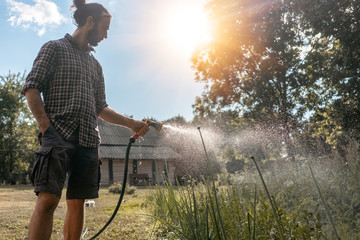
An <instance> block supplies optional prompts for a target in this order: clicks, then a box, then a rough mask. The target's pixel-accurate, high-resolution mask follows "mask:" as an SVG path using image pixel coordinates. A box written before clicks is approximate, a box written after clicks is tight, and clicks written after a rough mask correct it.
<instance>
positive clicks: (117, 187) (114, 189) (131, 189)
mask: <svg viewBox="0 0 360 240" xmlns="http://www.w3.org/2000/svg"><path fill="white" fill-rule="evenodd" d="M121 190H122V184H121V183H113V184H112V185H111V186H110V187H109V192H111V193H115V194H121ZM135 191H136V187H134V186H131V187H130V186H129V185H126V187H125V193H126V194H134V193H135Z"/></svg>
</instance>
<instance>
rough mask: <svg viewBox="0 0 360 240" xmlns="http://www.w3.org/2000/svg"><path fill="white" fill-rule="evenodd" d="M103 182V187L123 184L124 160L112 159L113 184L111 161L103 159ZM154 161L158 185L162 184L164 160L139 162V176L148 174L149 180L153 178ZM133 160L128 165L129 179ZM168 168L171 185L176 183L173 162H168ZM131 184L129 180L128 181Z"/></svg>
mask: <svg viewBox="0 0 360 240" xmlns="http://www.w3.org/2000/svg"><path fill="white" fill-rule="evenodd" d="M101 161H102V165H101V182H100V184H101V185H102V186H109V185H111V184H113V183H114V182H120V183H121V182H122V181H123V179H124V167H125V160H124V159H112V167H113V182H110V181H109V175H110V174H109V159H101ZM152 161H155V173H156V183H161V182H162V180H163V177H162V174H164V169H165V164H164V161H163V160H137V173H138V174H144V173H145V174H148V175H149V178H152V171H153V169H152ZM132 164H133V163H132V160H129V165H128V177H129V174H132V173H133V165H132ZM167 167H168V177H169V179H170V180H171V183H173V184H174V183H175V169H174V164H173V162H172V161H167ZM127 182H128V183H129V179H128V181H127Z"/></svg>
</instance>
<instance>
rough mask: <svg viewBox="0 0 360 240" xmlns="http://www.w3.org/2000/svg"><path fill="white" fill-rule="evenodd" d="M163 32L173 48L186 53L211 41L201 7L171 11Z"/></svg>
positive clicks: (189, 6)
mask: <svg viewBox="0 0 360 240" xmlns="http://www.w3.org/2000/svg"><path fill="white" fill-rule="evenodd" d="M165 32H166V35H167V38H168V39H169V41H170V42H171V44H172V45H173V47H175V48H179V50H181V51H185V52H187V53H188V52H191V51H193V50H194V48H195V46H196V45H198V44H201V43H204V42H207V41H210V40H211V37H210V30H209V24H208V21H207V17H206V14H205V12H204V11H203V6H202V5H195V4H193V5H190V4H189V5H187V6H181V7H180V8H179V7H178V8H176V9H173V11H172V12H171V13H169V14H168V16H167V18H166V30H165Z"/></svg>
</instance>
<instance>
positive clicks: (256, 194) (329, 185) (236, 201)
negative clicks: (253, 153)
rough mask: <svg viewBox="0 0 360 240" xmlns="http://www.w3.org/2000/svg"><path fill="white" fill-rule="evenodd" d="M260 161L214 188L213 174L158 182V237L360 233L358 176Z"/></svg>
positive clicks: (190, 239) (152, 200)
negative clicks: (193, 179)
mask: <svg viewBox="0 0 360 240" xmlns="http://www.w3.org/2000/svg"><path fill="white" fill-rule="evenodd" d="M255 163H256V162H255ZM261 167H262V165H259V166H258V165H257V164H256V168H257V169H255V170H249V171H246V172H243V173H242V174H241V175H242V176H234V175H233V176H231V177H230V178H231V184H230V183H224V181H222V183H221V184H219V183H220V182H216V185H215V187H214V189H213V186H214V185H213V183H214V182H213V180H211V179H208V180H205V179H204V181H203V182H201V183H199V182H198V183H195V182H190V183H189V185H188V186H185V187H176V186H172V185H165V186H158V187H157V188H156V191H155V192H154V193H153V194H152V195H150V196H149V197H148V201H147V203H148V206H149V207H152V215H153V217H154V219H156V220H157V224H158V231H157V237H158V239H181V240H196V239H199V240H202V239H208V240H210V239H212V240H223V239H225V238H224V233H225V234H226V238H227V239H239V240H241V239H246V240H250V239H264V240H265V239H293V240H297V239H306V240H308V239H327V240H330V239H331V240H333V239H349V240H355V239H360V230H359V229H360V215H359V209H360V195H359V192H360V189H359V184H358V181H357V180H358V179H359V178H354V177H353V175H349V174H348V175H347V173H348V171H347V170H346V169H343V172H341V171H340V169H337V170H338V171H337V172H336V175H331V174H329V172H327V170H326V169H324V168H323V167H321V166H316V165H314V166H313V168H316V171H312V172H310V171H309V170H308V167H307V166H306V165H305V166H301V165H300V166H292V164H291V163H287V165H286V169H280V168H276V170H274V169H261ZM329 170H330V171H333V170H334V169H329ZM315 174H316V181H315V179H314V175H315ZM311 176H313V177H311ZM236 178H237V179H236ZM215 202H216V204H214V203H215ZM221 223H222V225H223V227H224V230H219V226H220V224H221Z"/></svg>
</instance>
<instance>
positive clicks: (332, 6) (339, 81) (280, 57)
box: [192, 0, 360, 159]
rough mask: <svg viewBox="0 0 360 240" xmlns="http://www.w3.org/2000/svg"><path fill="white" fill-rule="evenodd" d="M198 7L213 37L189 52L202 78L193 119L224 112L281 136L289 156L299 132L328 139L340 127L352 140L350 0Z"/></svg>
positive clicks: (228, 1) (357, 18)
mask: <svg viewBox="0 0 360 240" xmlns="http://www.w3.org/2000/svg"><path fill="white" fill-rule="evenodd" d="M205 8H206V10H207V11H208V14H209V18H210V20H211V22H212V26H213V36H212V37H213V40H212V41H211V42H209V43H208V44H206V45H203V46H201V47H199V48H198V49H197V50H196V51H195V52H194V55H193V58H192V63H193V68H194V69H195V71H196V80H197V81H201V82H205V83H206V87H205V89H204V92H203V94H202V96H201V97H198V98H197V99H196V102H195V104H194V105H193V107H194V111H195V113H196V118H197V119H202V118H208V117H213V116H218V115H224V113H229V112H231V113H232V114H231V115H230V114H226V115H227V116H228V117H230V118H231V119H232V122H238V123H239V122H245V124H246V125H249V126H251V127H252V128H255V129H262V130H264V131H266V132H268V133H269V134H274V135H275V136H277V137H276V138H274V139H273V140H271V141H270V142H268V143H266V144H274V143H275V142H277V143H276V144H275V145H277V146H281V145H283V144H284V145H283V146H284V147H285V149H286V154H287V155H288V156H290V157H291V158H292V159H294V156H295V154H296V149H295V143H296V142H299V139H301V138H303V136H302V135H304V134H311V137H312V138H313V139H316V138H321V139H323V140H324V142H325V143H326V144H329V145H333V146H337V145H339V144H341V142H343V143H344V141H341V136H342V135H343V134H344V133H346V134H350V135H352V136H354V137H355V138H357V139H358V140H359V137H358V136H359V129H360V127H359V124H360V121H359V116H360V110H359V103H360V101H359V100H360V99H359V90H360V86H359V85H360V81H359V73H360V64H359V63H360V62H359V60H360V47H359V46H360V44H359V43H360V42H359V41H360V40H359V39H360V38H359V30H360V26H359V23H360V13H359V6H358V4H357V3H356V1H355V0H346V1H340V2H339V1H331V0H324V1H315V2H314V1H310V0H297V1H293V0H284V1H275V0H254V1H245V0H241V1H235V0H210V1H209V2H208V3H207V5H206V7H205ZM315 118H317V119H321V121H315ZM309 119H311V121H310V123H309ZM227 122H231V121H227ZM308 140H309V138H308ZM314 141H315V140H314Z"/></svg>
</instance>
